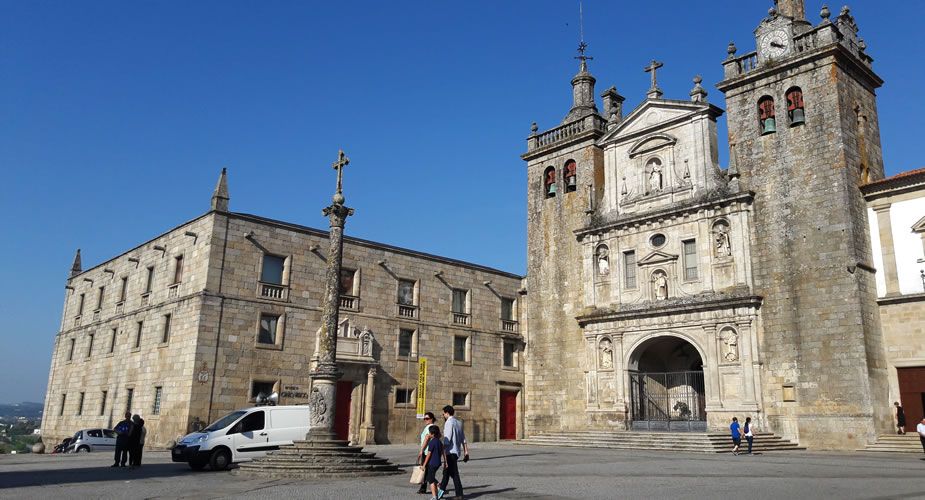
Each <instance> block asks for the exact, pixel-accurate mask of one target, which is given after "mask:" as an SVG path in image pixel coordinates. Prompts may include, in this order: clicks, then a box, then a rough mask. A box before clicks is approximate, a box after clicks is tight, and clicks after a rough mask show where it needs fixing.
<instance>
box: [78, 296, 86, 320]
mask: <svg viewBox="0 0 925 500" xmlns="http://www.w3.org/2000/svg"><path fill="white" fill-rule="evenodd" d="M84 298H85V297H84V294H80V297H79V298H78V300H77V315H78V316H81V315H83V313H84Z"/></svg>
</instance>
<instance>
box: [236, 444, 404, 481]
mask: <svg viewBox="0 0 925 500" xmlns="http://www.w3.org/2000/svg"><path fill="white" fill-rule="evenodd" d="M401 472H402V470H401V469H399V468H398V466H397V465H395V464H392V463H390V462H389V461H388V459H386V458H378V457H376V454H375V453H369V452H364V451H363V448H362V447H361V446H349V445H348V444H347V441H336V440H318V441H296V442H295V443H293V444H292V445H291V446H283V447H281V448H280V449H279V450H277V451H272V452H270V453H267V454H266V456H263V457H261V458H257V459H255V460H254V461H252V462H245V463H242V464H241V465H240V467H238V468H237V469H235V470H234V471H232V473H233V474H238V475H248V476H259V477H269V478H319V477H360V476H364V477H365V476H385V475H391V474H398V473H401Z"/></svg>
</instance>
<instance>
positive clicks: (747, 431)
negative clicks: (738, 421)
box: [742, 417, 755, 455]
mask: <svg viewBox="0 0 925 500" xmlns="http://www.w3.org/2000/svg"><path fill="white" fill-rule="evenodd" d="M742 435H743V436H745V440H746V441H748V454H749V455H751V454H752V444H754V442H755V433H754V432H752V417H746V418H745V427H743V428H742Z"/></svg>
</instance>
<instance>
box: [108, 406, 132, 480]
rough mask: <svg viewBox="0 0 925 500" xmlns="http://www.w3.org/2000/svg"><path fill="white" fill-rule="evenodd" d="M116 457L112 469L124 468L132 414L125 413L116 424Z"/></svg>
mask: <svg viewBox="0 0 925 500" xmlns="http://www.w3.org/2000/svg"><path fill="white" fill-rule="evenodd" d="M113 430H115V431H116V456H115V462H114V463H113V464H112V467H125V462H126V461H127V460H128V440H129V434H131V433H132V412H130V411H127V412H125V418H124V419H123V420H122V421H121V422H119V423H118V424H116V428H115V429H113Z"/></svg>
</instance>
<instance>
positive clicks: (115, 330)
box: [109, 328, 119, 354]
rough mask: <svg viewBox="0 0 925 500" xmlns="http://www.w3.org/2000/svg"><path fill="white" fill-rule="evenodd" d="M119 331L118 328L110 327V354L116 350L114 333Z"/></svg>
mask: <svg viewBox="0 0 925 500" xmlns="http://www.w3.org/2000/svg"><path fill="white" fill-rule="evenodd" d="M117 333H119V329H118V328H113V329H112V337H110V339H109V352H110V354H111V353H113V352H114V351H115V350H116V334H117Z"/></svg>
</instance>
